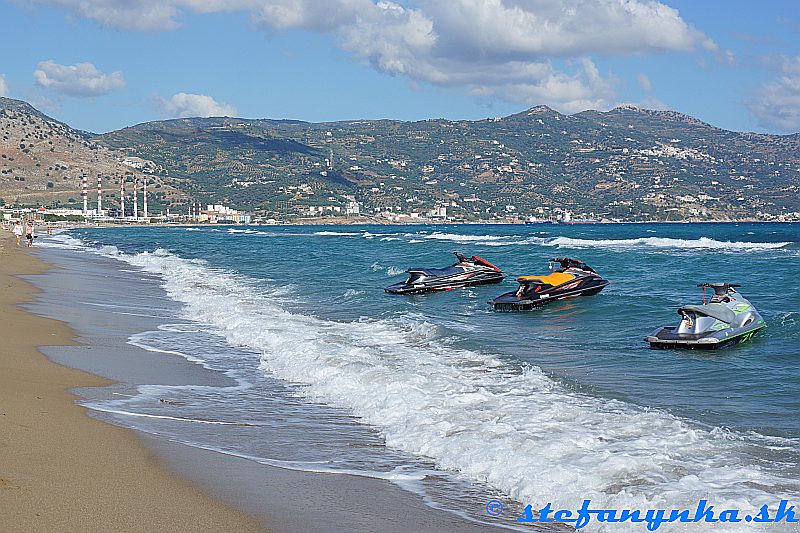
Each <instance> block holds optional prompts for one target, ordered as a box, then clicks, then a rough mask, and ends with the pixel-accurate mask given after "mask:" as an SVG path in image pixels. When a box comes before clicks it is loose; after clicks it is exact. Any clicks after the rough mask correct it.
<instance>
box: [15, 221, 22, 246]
mask: <svg viewBox="0 0 800 533" xmlns="http://www.w3.org/2000/svg"><path fill="white" fill-rule="evenodd" d="M14 237H16V238H17V246H19V241H20V239H22V222H20V221H19V220H17V222H16V223H15V224H14Z"/></svg>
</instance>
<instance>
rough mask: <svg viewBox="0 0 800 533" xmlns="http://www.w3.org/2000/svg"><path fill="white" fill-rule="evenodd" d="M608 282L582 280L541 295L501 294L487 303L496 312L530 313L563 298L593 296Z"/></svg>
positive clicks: (512, 292) (601, 279)
mask: <svg viewBox="0 0 800 533" xmlns="http://www.w3.org/2000/svg"><path fill="white" fill-rule="evenodd" d="M608 284H609V281H608V280H606V279H603V278H600V277H595V278H591V279H586V280H583V281H582V282H581V283H580V284H579V285H578V286H577V287H573V285H574V282H570V283H567V284H565V285H566V287H570V288H558V287H555V288H552V289H549V290H548V289H545V290H543V291H542V292H541V293H539V294H536V295H532V296H536V298H534V297H531V296H525V295H523V296H518V295H517V291H511V292H507V293H504V294H501V295H500V296H498V297H497V298H495V299H494V300H491V301H490V302H489V303H490V304H492V306H493V307H494V308H495V309H496V310H498V311H530V310H531V309H537V308H539V307H543V306H545V305H547V304H551V303H553V302H555V301H557V300H563V299H565V298H575V297H577V296H593V295H595V294H598V293H599V292H600V291H602V290H603V289H604V288H605V286H606V285H608Z"/></svg>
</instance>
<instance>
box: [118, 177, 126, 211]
mask: <svg viewBox="0 0 800 533" xmlns="http://www.w3.org/2000/svg"><path fill="white" fill-rule="evenodd" d="M119 216H120V218H125V176H122V177H120V179H119Z"/></svg>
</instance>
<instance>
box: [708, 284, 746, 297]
mask: <svg viewBox="0 0 800 533" xmlns="http://www.w3.org/2000/svg"><path fill="white" fill-rule="evenodd" d="M697 286H698V287H703V288H704V289H705V288H707V287H709V288H712V289H714V294H715V295H717V296H723V295H725V294H726V293H727V292H728V289H732V288H734V287H741V285H740V284H738V283H722V282H719V281H714V282H711V283H698V284H697Z"/></svg>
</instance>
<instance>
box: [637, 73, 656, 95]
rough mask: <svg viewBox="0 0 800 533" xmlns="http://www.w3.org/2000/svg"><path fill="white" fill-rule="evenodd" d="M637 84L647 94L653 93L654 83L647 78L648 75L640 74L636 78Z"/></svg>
mask: <svg viewBox="0 0 800 533" xmlns="http://www.w3.org/2000/svg"><path fill="white" fill-rule="evenodd" d="M636 82H637V83H638V84H639V87H641V89H642V90H643V91H644V92H646V93H651V92H653V82H652V81H650V78H648V77H647V74H643V73H641V72H640V73H639V75H638V76H636Z"/></svg>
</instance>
